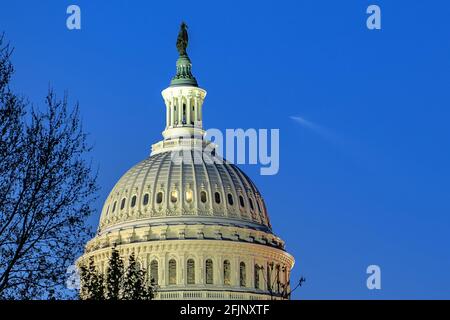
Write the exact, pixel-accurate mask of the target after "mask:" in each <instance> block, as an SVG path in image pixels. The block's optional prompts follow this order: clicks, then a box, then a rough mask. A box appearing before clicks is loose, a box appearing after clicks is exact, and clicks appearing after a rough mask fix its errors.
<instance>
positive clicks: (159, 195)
mask: <svg viewBox="0 0 450 320" xmlns="http://www.w3.org/2000/svg"><path fill="white" fill-rule="evenodd" d="M162 201H163V193H162V191H160V192H158V193H157V194H156V203H158V204H159V203H161V202H162Z"/></svg>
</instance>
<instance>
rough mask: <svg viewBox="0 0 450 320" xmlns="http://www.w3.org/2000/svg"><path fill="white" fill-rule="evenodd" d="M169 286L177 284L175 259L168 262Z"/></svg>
mask: <svg viewBox="0 0 450 320" xmlns="http://www.w3.org/2000/svg"><path fill="white" fill-rule="evenodd" d="M169 284H177V262H176V261H175V259H171V260H170V261H169Z"/></svg>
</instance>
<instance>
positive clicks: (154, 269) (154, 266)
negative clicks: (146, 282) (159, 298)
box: [150, 260, 158, 285]
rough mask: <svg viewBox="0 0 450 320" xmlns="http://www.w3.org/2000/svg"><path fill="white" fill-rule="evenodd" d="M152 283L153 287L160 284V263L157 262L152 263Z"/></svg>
mask: <svg viewBox="0 0 450 320" xmlns="http://www.w3.org/2000/svg"><path fill="white" fill-rule="evenodd" d="M150 283H151V284H152V285H157V284H158V261H156V260H153V261H152V262H151V263H150Z"/></svg>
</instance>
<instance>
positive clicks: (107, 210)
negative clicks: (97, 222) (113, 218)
mask: <svg viewBox="0 0 450 320" xmlns="http://www.w3.org/2000/svg"><path fill="white" fill-rule="evenodd" d="M108 214H109V205H108V208H106V215H108Z"/></svg>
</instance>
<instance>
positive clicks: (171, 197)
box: [170, 190, 178, 203]
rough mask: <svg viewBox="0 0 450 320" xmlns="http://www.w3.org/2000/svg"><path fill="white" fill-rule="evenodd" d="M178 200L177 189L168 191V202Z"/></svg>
mask: <svg viewBox="0 0 450 320" xmlns="http://www.w3.org/2000/svg"><path fill="white" fill-rule="evenodd" d="M177 201H178V191H177V190H173V191H172V192H171V193H170V202H172V203H175V202H177Z"/></svg>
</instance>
